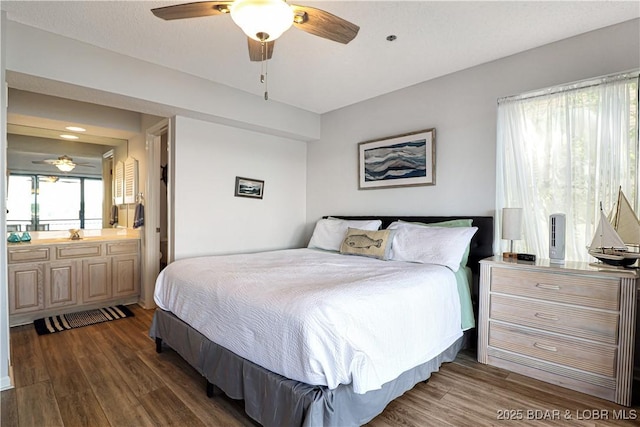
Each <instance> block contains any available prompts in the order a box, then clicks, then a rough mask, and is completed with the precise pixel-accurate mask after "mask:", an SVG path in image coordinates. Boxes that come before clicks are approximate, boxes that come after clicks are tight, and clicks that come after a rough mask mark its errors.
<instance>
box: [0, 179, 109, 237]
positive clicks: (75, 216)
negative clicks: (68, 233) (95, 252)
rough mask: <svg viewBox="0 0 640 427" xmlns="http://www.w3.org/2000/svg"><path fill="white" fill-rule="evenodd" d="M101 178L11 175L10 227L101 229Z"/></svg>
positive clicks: (8, 200) (25, 228) (20, 228)
mask: <svg viewBox="0 0 640 427" xmlns="http://www.w3.org/2000/svg"><path fill="white" fill-rule="evenodd" d="M102 198H103V187H102V180H101V179H94V178H78V177H62V176H60V177H59V176H43V175H14V174H12V175H10V176H9V187H8V198H7V208H8V210H9V212H8V213H7V227H8V229H14V230H16V231H29V230H39V231H43V230H68V229H70V228H84V229H99V228H102Z"/></svg>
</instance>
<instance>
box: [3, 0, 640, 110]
mask: <svg viewBox="0 0 640 427" xmlns="http://www.w3.org/2000/svg"><path fill="white" fill-rule="evenodd" d="M187 1H189V0H184V1H181V0H177V1H171V2H166V1H42V2H41V1H24V0H23V1H7V0H3V1H2V2H0V7H1V9H2V10H5V11H7V16H8V18H9V19H10V20H12V21H16V22H20V23H23V24H26V25H30V26H34V27H38V28H40V29H43V30H47V31H50V32H53V33H57V34H60V35H64V36H67V37H70V38H73V39H77V40H80V41H84V42H86V43H90V44H92V45H96V46H99V47H102V48H105V49H109V50H112V51H115V52H119V53H122V54H125V55H129V56H132V57H136V58H140V59H143V60H145V61H149V62H152V63H155V64H159V65H163V66H166V67H169V68H173V69H176V70H180V71H184V72H186V73H189V74H193V75H196V76H200V77H202V78H206V79H210V80H213V81H215V82H218V83H222V84H225V85H228V86H231V87H234V88H237V89H241V90H244V91H247V92H250V93H254V94H256V95H259V96H262V94H263V92H264V88H263V86H262V85H261V84H260V83H259V75H260V64H259V63H252V62H250V61H249V58H248V53H247V42H246V38H245V36H244V34H243V33H242V31H241V30H240V29H239V28H238V27H236V26H235V24H234V23H233V21H232V20H231V17H229V16H212V17H205V18H194V19H185V20H179V21H163V20H161V19H158V18H156V17H154V16H153V15H152V14H151V12H150V9H152V8H154V7H159V6H166V5H170V4H179V3H184V2H187ZM291 3H296V4H302V5H308V6H313V7H316V8H320V9H324V10H326V11H328V12H331V13H333V14H335V15H338V16H340V17H342V18H344V19H347V20H349V21H351V22H353V23H355V24H357V25H359V26H360V32H359V34H358V36H357V37H356V38H355V40H353V41H352V42H351V43H349V44H348V45H342V44H339V43H335V42H331V41H329V40H325V39H322V38H319V37H315V36H312V35H310V34H307V33H305V32H302V31H300V30H298V29H296V28H292V29H290V30H289V31H288V32H286V33H285V34H284V35H283V36H282V37H281V38H280V39H278V40H277V42H276V47H275V51H274V55H273V59H272V60H271V61H269V62H268V73H269V74H268V84H269V97H270V99H272V100H277V101H280V102H283V103H286V104H290V105H293V106H297V107H300V108H302V109H305V110H309V111H312V112H316V113H324V112H327V111H332V110H335V109H338V108H341V107H344V106H347V105H350V104H353V103H356V102H359V101H362V100H365V99H369V98H372V97H375V96H378V95H381V94H384V93H387V92H391V91H393V90H396V89H401V88H404V87H408V86H411V85H413V84H416V83H420V82H423V81H426V80H430V79H433V78H436V77H438V76H442V75H445V74H449V73H452V72H455V71H459V70H462V69H465V68H469V67H472V66H474V65H478V64H481V63H485V62H489V61H492V60H495V59H498V58H502V57H505V56H509V55H512V54H515V53H517V52H521V51H524V50H528V49H531V48H535V47H538V46H541V45H544V44H548V43H551V42H554V41H557V40H560V39H564V38H568V37H571V36H574V35H577V34H581V33H585V32H588V31H592V30H595V29H598V28H602V27H605V26H609V25H613V24H616V23H620V22H623V21H628V20H631V19H634V18H638V17H640V2H638V1H637V0H632V1H548V2H543V1H494V2H485V1H309V0H299V1H297V0H292V1H291ZM390 34H394V35H396V36H397V40H395V41H394V42H389V41H387V40H386V37H387V36H388V35H390ZM639 37H640V35H639Z"/></svg>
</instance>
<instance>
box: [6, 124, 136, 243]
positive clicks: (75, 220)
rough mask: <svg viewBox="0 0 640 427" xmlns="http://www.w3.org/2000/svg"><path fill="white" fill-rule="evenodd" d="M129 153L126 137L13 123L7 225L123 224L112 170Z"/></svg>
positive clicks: (47, 227) (96, 226)
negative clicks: (116, 215)
mask: <svg viewBox="0 0 640 427" xmlns="http://www.w3.org/2000/svg"><path fill="white" fill-rule="evenodd" d="M61 135H68V136H66V137H65V136H61ZM70 138H73V139H70ZM127 155H128V141H127V140H126V139H118V138H111V137H105V136H99V135H88V134H86V133H85V132H74V131H66V130H65V131H60V130H55V129H46V128H41V127H34V126H27V125H25V124H16V123H8V124H7V209H8V210H9V212H8V213H7V230H8V231H53V230H68V229H70V228H84V229H99V228H109V227H113V226H116V225H118V221H116V222H114V221H113V220H114V218H113V214H112V205H113V195H112V170H113V168H114V164H115V161H117V160H120V159H126V158H127ZM116 211H117V210H116ZM120 220H121V221H122V219H120ZM124 223H125V224H126V220H125V221H124Z"/></svg>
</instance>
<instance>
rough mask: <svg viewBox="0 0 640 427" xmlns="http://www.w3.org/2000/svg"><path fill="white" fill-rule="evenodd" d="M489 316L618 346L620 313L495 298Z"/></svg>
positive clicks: (509, 298)
mask: <svg viewBox="0 0 640 427" xmlns="http://www.w3.org/2000/svg"><path fill="white" fill-rule="evenodd" d="M489 317H490V318H491V319H492V320H501V321H503V322H509V323H515V324H517V325H521V326H529V327H533V328H539V329H543V330H545V331H550V332H557V333H561V334H567V335H571V336H575V337H579V338H585V339H590V340H595V341H600V342H603V343H606V344H611V345H616V344H617V343H618V321H619V318H620V316H619V314H618V313H617V312H612V311H602V310H593V309H589V308H583V307H577V306H566V305H560V304H554V303H550V302H545V301H541V300H531V299H523V298H514V297H509V296H505V295H491V303H490V309H489Z"/></svg>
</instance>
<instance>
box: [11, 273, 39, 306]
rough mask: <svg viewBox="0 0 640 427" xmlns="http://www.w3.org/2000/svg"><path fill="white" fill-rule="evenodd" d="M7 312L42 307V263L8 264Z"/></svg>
mask: <svg viewBox="0 0 640 427" xmlns="http://www.w3.org/2000/svg"><path fill="white" fill-rule="evenodd" d="M8 270H9V314H19V313H28V312H32V311H38V310H42V309H43V308H44V295H43V288H44V265H43V264H41V263H34V264H16V265H9V268H8Z"/></svg>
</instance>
